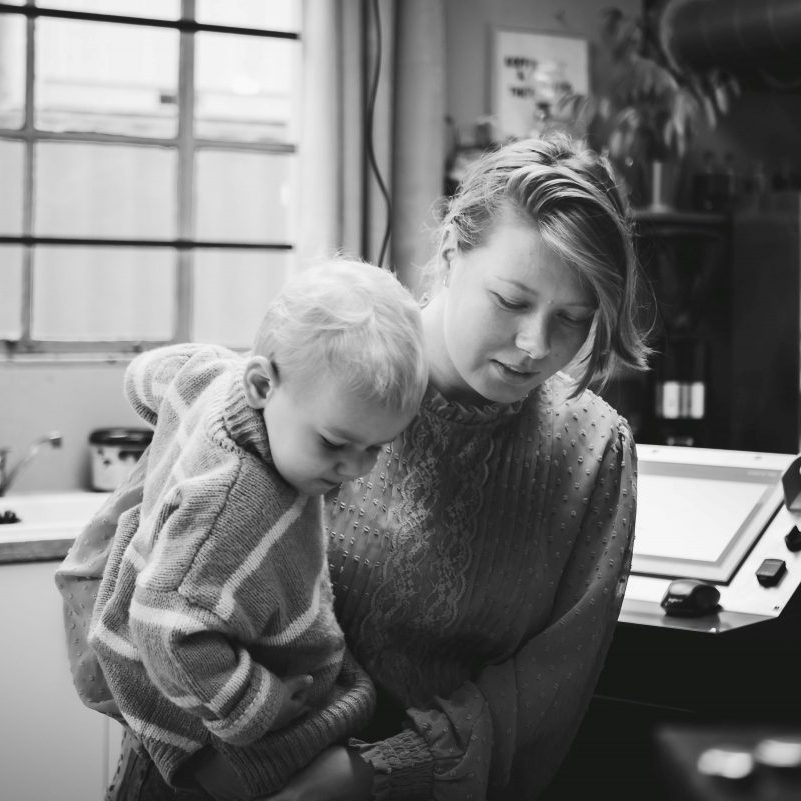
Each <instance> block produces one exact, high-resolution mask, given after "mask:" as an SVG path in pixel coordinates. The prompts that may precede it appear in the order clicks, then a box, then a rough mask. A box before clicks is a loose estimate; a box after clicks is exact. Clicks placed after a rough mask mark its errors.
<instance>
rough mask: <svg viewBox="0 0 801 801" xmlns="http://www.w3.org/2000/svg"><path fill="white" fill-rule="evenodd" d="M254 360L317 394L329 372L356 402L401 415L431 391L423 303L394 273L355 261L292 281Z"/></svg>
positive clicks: (269, 317) (329, 264)
mask: <svg viewBox="0 0 801 801" xmlns="http://www.w3.org/2000/svg"><path fill="white" fill-rule="evenodd" d="M254 353H255V354H257V355H261V356H265V357H267V358H269V359H271V360H272V361H273V362H274V364H275V367H276V369H277V370H278V371H279V375H281V376H282V377H284V376H286V377H287V378H289V379H290V380H294V378H301V379H305V380H306V381H307V383H308V384H309V386H310V387H311V388H312V391H313V386H314V381H315V380H318V381H319V380H320V378H321V377H324V376H323V373H324V372H328V373H329V374H332V375H333V376H335V377H336V378H338V379H340V380H342V381H343V382H344V385H345V386H346V387H348V388H349V389H351V390H352V391H354V392H355V393H356V395H357V396H358V397H360V398H362V399H364V400H367V401H377V402H379V403H380V404H381V405H383V406H386V407H389V408H393V409H397V410H398V411H399V412H405V411H408V410H412V409H415V408H416V407H417V406H418V405H419V404H420V401H421V399H422V396H423V393H424V392H425V388H426V385H427V383H428V365H427V360H426V357H425V353H424V349H423V333H422V321H421V317H420V309H419V307H418V305H417V303H416V302H415V301H414V299H413V298H412V296H411V294H410V293H409V292H408V291H407V290H406V289H405V288H404V287H403V285H402V284H401V283H400V282H399V281H398V279H397V278H395V276H394V275H392V273H390V272H388V271H386V270H382V269H381V268H379V267H376V266H374V265H372V264H368V263H366V262H362V261H357V260H353V259H345V258H340V257H337V258H333V259H329V260H327V261H324V262H322V263H318V264H315V265H312V266H309V267H306V268H305V269H302V270H300V271H298V272H297V273H296V274H295V275H294V276H292V277H291V278H290V279H288V280H287V282H286V284H285V285H284V287H283V288H282V291H281V293H280V294H279V296H278V297H277V298H276V299H275V301H274V302H273V303H272V304H271V305H270V307H269V309H268V310H267V313H266V314H265V316H264V319H263V320H262V323H261V326H260V327H259V331H258V333H257V335H256V339H255V342H254Z"/></svg>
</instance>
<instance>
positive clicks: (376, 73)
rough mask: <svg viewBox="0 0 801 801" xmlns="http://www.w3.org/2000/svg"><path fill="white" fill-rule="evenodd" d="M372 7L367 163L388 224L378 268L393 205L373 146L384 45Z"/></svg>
mask: <svg viewBox="0 0 801 801" xmlns="http://www.w3.org/2000/svg"><path fill="white" fill-rule="evenodd" d="M372 7H373V14H372V17H373V20H375V34H376V53H375V63H374V65H373V75H372V79H371V85H370V94H369V97H368V99H367V116H366V120H365V128H366V131H365V143H366V149H367V162H368V164H369V165H370V169H371V170H372V172H373V175H375V179H376V181H377V183H378V187H379V189H380V190H381V194H382V195H383V196H384V202H385V204H386V208H387V222H386V227H385V228H384V238H383V240H382V242H381V250H380V252H379V255H378V266H379V267H383V266H384V259H385V258H386V254H387V247H388V246H389V235H390V227H391V218H392V203H391V201H390V198H389V192H388V191H387V187H386V184H385V183H384V179H383V177H382V176H381V171H380V170H379V168H378V163H377V161H376V157H375V149H374V145H373V118H374V115H375V100H376V94H377V93H378V79H379V77H380V75H381V60H382V45H381V14H380V11H379V8H378V0H372ZM389 269H390V271H391V272H393V273H394V272H395V269H394V267H392V266H391V265H390V268H389Z"/></svg>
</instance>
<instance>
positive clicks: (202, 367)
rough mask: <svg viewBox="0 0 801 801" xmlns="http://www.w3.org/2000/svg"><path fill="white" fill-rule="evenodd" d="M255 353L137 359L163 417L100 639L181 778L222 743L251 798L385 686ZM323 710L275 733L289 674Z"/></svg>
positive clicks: (342, 728)
mask: <svg viewBox="0 0 801 801" xmlns="http://www.w3.org/2000/svg"><path fill="white" fill-rule="evenodd" d="M243 365H244V359H243V358H242V357H239V356H237V355H236V354H234V353H232V352H231V351H227V350H225V349H223V348H214V347H208V346H197V345H182V346H172V347H167V348H161V349H158V350H154V351H150V352H148V353H146V354H143V355H142V356H139V357H137V358H136V359H135V360H134V361H133V362H132V363H131V365H130V367H129V369H128V370H127V372H126V377H125V387H126V392H127V395H128V398H129V400H130V402H131V403H132V405H133V407H134V409H135V410H136V411H137V412H138V413H139V414H140V415H141V416H142V417H143V418H144V419H145V420H146V421H147V422H149V423H151V424H152V425H154V426H155V432H154V436H153V441H152V444H151V446H150V449H149V452H148V454H147V459H148V461H147V470H146V474H145V482H144V491H143V496H142V502H141V505H137V506H135V507H133V508H132V509H130V510H129V511H127V512H125V513H124V514H123V515H122V516H121V517H120V520H119V523H118V526H117V531H116V534H115V536H114V540H113V542H112V546H111V552H110V555H109V559H108V563H107V564H106V568H105V572H104V576H103V580H102V583H101V585H100V589H99V592H98V597H97V602H96V604H95V607H94V613H93V616H92V626H91V629H90V634H89V644H90V646H91V647H92V649H93V650H94V651H95V653H96V654H97V657H98V659H99V662H100V665H101V667H102V670H103V674H104V676H105V678H106V681H107V682H108V686H109V688H110V689H111V692H112V694H113V696H114V699H115V701H116V703H117V705H118V707H119V711H120V712H121V714H122V716H123V718H124V719H125V721H126V723H127V724H128V725H129V726H130V727H131V729H132V730H133V732H134V733H135V735H136V736H137V738H138V739H139V740H140V741H141V743H142V744H143V745H144V746H145V747H146V749H147V751H148V752H149V753H150V755H151V757H152V758H153V760H154V762H155V763H156V764H157V766H158V768H159V770H160V771H161V772H162V774H163V775H164V776H165V778H167V780H168V781H174V780H175V776H176V772H177V770H178V768H179V767H180V766H181V764H182V762H183V761H184V760H185V759H186V758H187V757H188V756H189V755H192V754H194V753H195V752H197V751H199V750H200V749H201V748H203V747H204V746H208V745H211V746H213V747H214V748H215V749H216V750H217V751H218V752H219V753H220V754H222V756H223V757H224V759H225V760H226V761H228V762H229V763H230V765H231V766H232V767H233V769H234V770H235V772H236V773H237V774H238V775H239V778H241V779H242V781H243V783H244V785H245V787H246V788H247V791H248V792H249V793H250V794H252V795H257V794H266V793H269V792H272V791H275V790H276V789H277V788H278V787H280V786H281V785H283V784H284V783H285V781H286V780H287V779H288V778H289V777H290V776H291V775H292V774H293V773H295V772H296V771H297V770H299V769H300V768H301V767H303V766H304V765H305V764H307V763H308V762H309V761H311V759H312V758H313V757H314V756H315V755H316V754H317V753H319V751H321V750H322V749H323V748H325V747H326V746H328V745H330V744H332V743H334V742H336V741H340V740H341V739H342V738H343V737H347V736H348V735H349V734H351V733H353V731H354V730H355V729H356V728H358V727H359V726H361V725H363V724H364V723H365V722H366V721H367V720H368V719H369V716H370V713H371V711H372V702H373V696H372V693H373V691H372V687H371V685H370V682H369V680H368V679H367V678H366V676H365V675H364V674H363V673H361V672H360V671H359V669H358V668H357V667H356V666H355V665H354V664H352V661H350V660H349V662H348V664H347V665H346V666H345V668H343V655H344V639H343V636H342V631H341V629H340V628H339V626H338V625H337V623H336V620H335V618H334V615H333V610H332V600H333V599H332V594H331V584H330V580H329V577H328V571H327V565H326V562H325V541H324V537H323V533H322V527H321V522H320V506H321V503H320V499H319V498H313V497H309V496H306V495H300V494H298V493H297V491H296V490H294V489H293V488H292V487H291V486H290V485H289V484H287V483H286V482H285V481H284V480H283V479H282V478H281V476H280V475H279V474H278V473H277V471H276V470H275V467H274V466H273V463H272V460H271V457H270V450H269V445H268V441H267V432H266V427H265V425H264V421H263V418H262V416H261V413H260V412H259V411H258V410H255V409H253V408H251V407H250V406H249V405H248V403H247V401H246V398H245V394H244V385H243V381H242V372H243V371H242V368H243ZM305 673H308V674H311V675H312V676H313V678H314V684H313V687H312V689H311V692H310V697H309V701H310V704H311V705H312V707H313V709H312V711H311V712H310V713H309V714H307V715H306V716H304V717H303V718H300V719H298V720H297V721H296V722H294V723H292V724H290V725H289V726H287V727H285V728H282V729H278V730H275V731H270V730H271V728H272V726H273V722H274V718H275V715H276V712H277V710H278V709H279V706H280V704H281V703H282V701H283V700H284V698H285V694H286V689H285V688H284V685H283V683H282V682H281V681H280V680H279V677H281V676H288V675H296V674H305Z"/></svg>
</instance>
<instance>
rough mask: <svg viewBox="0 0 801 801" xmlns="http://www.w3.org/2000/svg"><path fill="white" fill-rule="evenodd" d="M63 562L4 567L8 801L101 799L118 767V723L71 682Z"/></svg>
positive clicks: (2, 758) (1, 691)
mask: <svg viewBox="0 0 801 801" xmlns="http://www.w3.org/2000/svg"><path fill="white" fill-rule="evenodd" d="M57 565H58V562H53V561H48V562H26V563H14V564H4V565H0V710H2V711H1V712H0V799H2V801H100V799H102V798H103V794H104V792H105V789H106V787H107V785H108V781H109V776H111V775H113V770H114V768H115V766H116V761H117V755H118V753H119V750H118V749H119V726H118V725H117V724H116V723H115V722H114V721H111V720H110V719H108V718H106V717H105V716H103V715H101V714H100V713H98V712H94V711H92V710H90V709H87V708H86V707H85V706H83V704H82V703H81V701H80V700H79V698H78V696H77V694H76V692H75V689H74V687H73V684H72V677H71V675H70V670H69V664H68V661H67V649H66V642H65V635H64V629H63V625H62V614H61V596H60V595H59V593H58V590H57V589H56V586H55V583H54V581H53V575H54V572H55V569H56V567H57Z"/></svg>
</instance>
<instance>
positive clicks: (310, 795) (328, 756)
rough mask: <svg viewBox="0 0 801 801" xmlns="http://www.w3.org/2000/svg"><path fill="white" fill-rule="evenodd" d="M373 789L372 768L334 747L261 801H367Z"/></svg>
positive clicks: (357, 756) (350, 754)
mask: <svg viewBox="0 0 801 801" xmlns="http://www.w3.org/2000/svg"><path fill="white" fill-rule="evenodd" d="M372 788H373V769H372V767H370V765H368V764H367V763H366V762H365V761H364V760H363V759H362V758H361V757H360V756H359V754H357V753H356V752H354V751H351V750H350V749H347V748H345V747H344V746H341V745H335V746H332V747H331V748H327V749H326V750H325V751H323V752H322V753H321V754H320V755H319V756H318V757H316V759H314V760H313V761H312V762H311V763H310V764H308V765H307V766H306V767H305V768H304V769H303V770H302V771H301V772H300V773H297V774H296V775H295V776H293V777H292V778H291V779H290V780H289V783H288V784H287V785H286V787H284V789H283V790H281V791H279V792H278V793H275V794H274V795H271V796H268V797H265V798H264V799H262V801H369V799H370V798H371V796H372Z"/></svg>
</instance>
